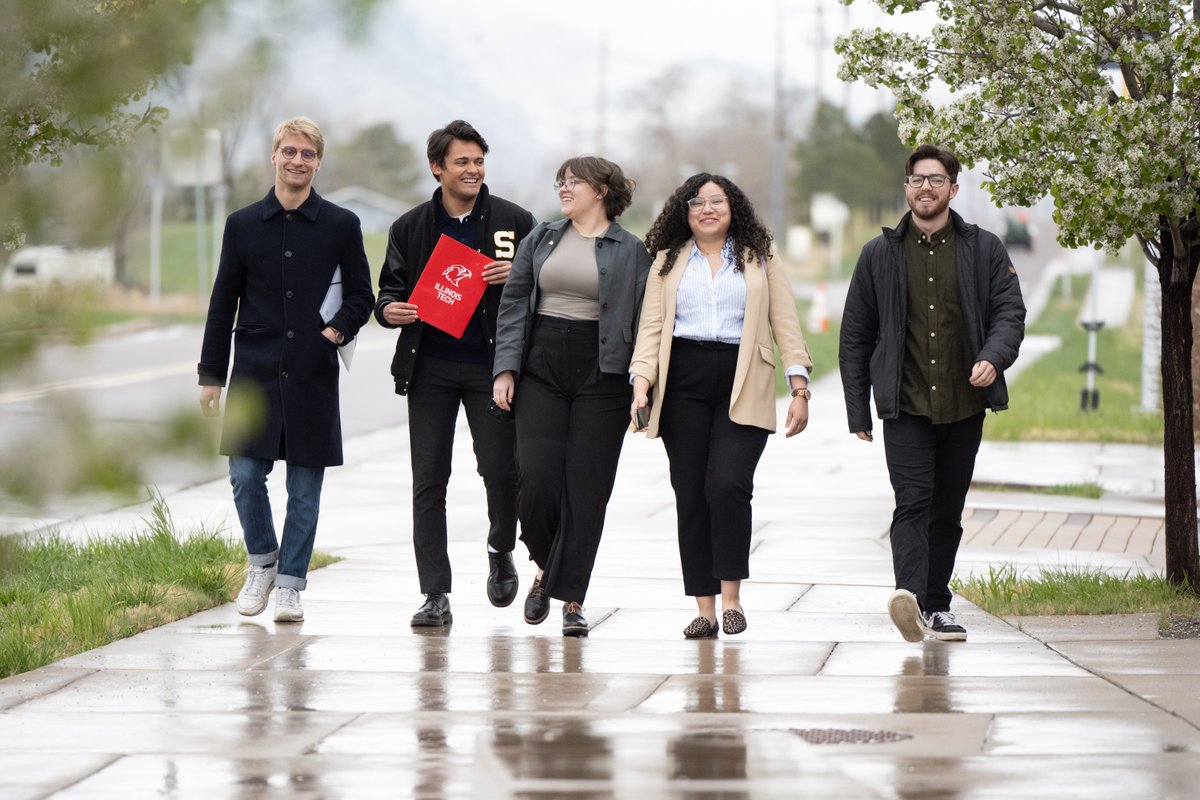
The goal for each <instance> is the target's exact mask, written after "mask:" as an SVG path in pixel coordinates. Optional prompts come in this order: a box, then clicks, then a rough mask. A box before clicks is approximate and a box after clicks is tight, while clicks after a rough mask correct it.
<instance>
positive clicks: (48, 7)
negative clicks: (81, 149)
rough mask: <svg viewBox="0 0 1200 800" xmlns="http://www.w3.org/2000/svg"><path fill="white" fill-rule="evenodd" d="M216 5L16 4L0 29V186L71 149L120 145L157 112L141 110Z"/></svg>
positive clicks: (193, 1) (123, 1)
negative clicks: (29, 166)
mask: <svg viewBox="0 0 1200 800" xmlns="http://www.w3.org/2000/svg"><path fill="white" fill-rule="evenodd" d="M222 3H223V0H21V1H19V2H15V3H8V4H6V8H5V14H4V15H5V20H4V24H3V25H0V86H3V88H4V91H3V94H2V95H0V183H3V182H4V181H6V180H7V179H8V178H9V177H10V176H11V175H12V174H13V172H14V171H15V170H16V169H18V168H19V167H21V166H24V165H26V164H31V163H34V162H39V161H49V162H51V163H59V162H60V161H61V159H62V157H63V154H64V153H65V152H66V151H67V150H68V149H70V148H72V147H74V146H76V145H93V146H97V147H104V146H109V145H114V144H122V143H124V142H126V141H128V140H129V137H130V136H131V135H132V134H133V133H134V132H135V131H137V130H138V129H139V128H141V127H143V126H145V125H148V124H149V125H153V124H157V123H159V122H161V121H162V119H163V118H164V115H165V112H164V111H163V110H162V109H160V108H156V107H155V106H153V105H152V104H150V103H149V102H147V101H146V94H147V92H148V91H149V90H150V89H151V88H152V87H153V86H154V84H155V81H156V80H157V79H158V78H159V77H160V76H162V75H163V74H164V73H166V72H168V71H169V70H171V69H173V68H175V67H177V66H178V65H180V64H181V63H184V62H186V61H187V60H188V59H189V58H190V56H191V53H192V51H193V49H194V47H195V44H196V40H197V37H198V35H199V33H200V31H201V17H202V12H203V11H204V10H205V8H207V7H211V6H219V5H221V4H222Z"/></svg>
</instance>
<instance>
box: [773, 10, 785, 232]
mask: <svg viewBox="0 0 1200 800" xmlns="http://www.w3.org/2000/svg"><path fill="white" fill-rule="evenodd" d="M783 2H784V0H775V108H774V124H773V125H772V126H771V166H770V170H771V175H770V178H771V181H770V184H769V185H770V187H771V228H772V230H773V232H774V234H775V244H776V247H777V248H778V249H779V252H781V253H782V252H784V251H785V245H786V238H787V176H788V169H787V163H788V160H787V109H786V107H785V105H786V99H785V97H784V87H783V39H784V24H783V23H784V18H785V10H784V7H783Z"/></svg>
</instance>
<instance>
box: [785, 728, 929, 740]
mask: <svg viewBox="0 0 1200 800" xmlns="http://www.w3.org/2000/svg"><path fill="white" fill-rule="evenodd" d="M791 732H792V733H794V734H796V735H797V736H799V737H800V738H801V739H803V740H804V741H806V742H808V743H809V744H891V743H892V742H903V741H904V740H905V739H911V738H913V737H912V736H910V735H909V734H907V733H897V732H896V731H864V730H862V729H860V728H792V729H791Z"/></svg>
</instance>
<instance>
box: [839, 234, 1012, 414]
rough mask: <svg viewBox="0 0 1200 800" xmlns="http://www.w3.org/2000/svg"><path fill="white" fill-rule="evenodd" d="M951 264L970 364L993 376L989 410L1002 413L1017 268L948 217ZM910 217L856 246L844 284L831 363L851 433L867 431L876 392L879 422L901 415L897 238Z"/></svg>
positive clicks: (994, 245) (994, 241)
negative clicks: (984, 364)
mask: <svg viewBox="0 0 1200 800" xmlns="http://www.w3.org/2000/svg"><path fill="white" fill-rule="evenodd" d="M950 218H951V219H952V220H953V221H954V231H955V234H956V237H955V247H954V258H955V264H956V269H957V272H958V294H959V300H960V302H961V303H962V309H963V317H964V320H965V322H966V325H967V333H968V335H969V336H970V340H971V350H972V351H973V352H974V353H975V359H974V360H975V361H988V362H990V363H991V364H992V366H994V367H995V368H996V371H997V372H998V373H999V374H998V375H997V376H996V380H995V382H994V383H992V385H991V386H989V387H987V389H986V390H985V394H986V396H987V403H988V407H989V408H991V409H992V411H1001V410H1003V409H1005V408H1008V385H1007V384H1006V383H1005V381H1004V370H1006V369H1008V368H1009V367H1010V366H1012V364H1013V362H1014V361H1016V360H1017V351H1018V349H1019V348H1020V346H1021V340H1022V339H1024V338H1025V301H1024V300H1023V299H1022V297H1021V284H1020V281H1018V280H1017V272H1016V269H1015V268H1014V267H1013V265H1012V260H1011V259H1010V258H1009V257H1008V253H1007V252H1006V251H1005V249H1004V245H1003V244H1002V243H1001V242H1000V239H999V238H998V237H997V236H996V235H995V234H993V233H990V232H988V231H985V230H983V229H982V228H980V227H979V226H978V225H972V224H970V223H968V222H965V221H964V220H963V218H962V217H960V216H959V215H958V214H956V213H955V212H954V211H951V212H950ZM911 219H912V213H911V212H910V213H908V214H905V215H904V217H903V219H901V220H900V224H899V225H897V226H896V228H895V229H890V228H884V230H883V234H882V235H881V236H877V237H875V238H874V239H872V240H871V241H870V242H868V243H867V245H866V246H865V247H864V248H863V250H862V254H861V255H860V256H859V257H858V264H857V265H856V266H855V267H854V277H852V278H851V279H850V290H849V293H848V294H847V295H846V308H845V311H844V312H843V313H842V332H841V339H840V344H839V349H838V365H839V367H840V368H841V374H842V391H843V392H844V393H845V396H846V416H847V419H848V421H849V423H850V432H851V433H857V432H859V431H869V430H871V428H872V425H871V409H870V406H869V396H870V393H871V391H872V390H874V393H875V410H876V413H878V415H879V418H880V419H895V418H896V417H898V416H899V415H900V385H901V381H902V380H903V376H904V340H905V330H906V326H907V324H908V282H907V279H906V273H905V263H904V237H905V236H906V235H907V233H908V226H909V225H910V224H911Z"/></svg>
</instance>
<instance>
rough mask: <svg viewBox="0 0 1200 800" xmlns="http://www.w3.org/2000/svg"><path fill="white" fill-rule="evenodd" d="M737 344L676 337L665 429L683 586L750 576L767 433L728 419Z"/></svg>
mask: <svg viewBox="0 0 1200 800" xmlns="http://www.w3.org/2000/svg"><path fill="white" fill-rule="evenodd" d="M737 351H738V346H737V345H735V344H721V343H717V342H696V341H692V340H690V339H678V338H677V339H675V340H674V341H673V342H672V344H671V369H670V372H669V377H668V379H667V391H666V395H665V397H663V399H662V403H663V407H662V413H661V416H660V418H659V419H660V421H659V432H660V433H661V434H662V440H663V445H664V446H665V447H666V450H667V458H668V460H669V461H670V462H671V486H673V487H674V489H675V509H676V516H677V517H678V521H679V560H680V562H681V564H682V565H683V591H684V594H687V595H690V596H692V597H709V596H712V595H718V594H720V593H721V581H723V580H724V581H740V580H745V579H746V578H749V577H750V526H751V519H750V501H751V499H752V498H753V497H754V470H755V469H757V467H758V460H759V458H761V457H762V452H763V448H765V447H766V446H767V436H768V432H767V431H766V430H764V429H762V428H756V427H754V426H752V425H739V424H738V423H736V422H734V421H733V420H731V419H730V418H729V398H730V395H731V394H732V392H733V375H734V372H735V370H736V368H737Z"/></svg>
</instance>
